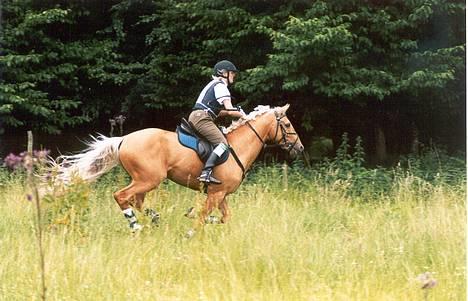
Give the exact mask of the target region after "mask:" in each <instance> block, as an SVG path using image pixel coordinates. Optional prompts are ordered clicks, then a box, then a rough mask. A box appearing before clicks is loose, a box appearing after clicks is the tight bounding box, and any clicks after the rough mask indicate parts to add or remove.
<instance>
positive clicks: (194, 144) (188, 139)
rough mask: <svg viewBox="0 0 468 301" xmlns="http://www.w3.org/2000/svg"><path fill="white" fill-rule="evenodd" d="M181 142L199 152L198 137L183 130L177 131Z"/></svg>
mask: <svg viewBox="0 0 468 301" xmlns="http://www.w3.org/2000/svg"><path fill="white" fill-rule="evenodd" d="M177 134H178V137H179V142H180V143H181V144H182V145H183V146H186V147H188V148H191V149H193V150H194V151H196V152H198V140H197V138H195V137H193V136H190V135H187V134H186V133H184V132H183V131H177Z"/></svg>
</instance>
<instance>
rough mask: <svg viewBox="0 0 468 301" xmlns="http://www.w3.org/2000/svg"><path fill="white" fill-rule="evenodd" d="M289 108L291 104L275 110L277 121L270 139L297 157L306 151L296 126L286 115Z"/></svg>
mask: <svg viewBox="0 0 468 301" xmlns="http://www.w3.org/2000/svg"><path fill="white" fill-rule="evenodd" d="M288 109H289V104H287V105H285V106H283V107H278V108H276V109H275V110H274V113H275V119H276V122H275V123H274V124H273V125H272V127H271V129H270V132H269V138H270V141H272V142H273V143H275V144H277V145H278V146H280V147H281V148H282V149H284V150H286V151H287V152H288V154H289V155H290V156H291V157H296V156H297V155H298V154H300V153H302V152H303V151H304V146H303V145H302V142H301V139H300V138H299V135H298V134H297V133H296V130H295V129H294V126H293V125H292V123H291V121H289V119H288V117H287V116H286V111H287V110H288Z"/></svg>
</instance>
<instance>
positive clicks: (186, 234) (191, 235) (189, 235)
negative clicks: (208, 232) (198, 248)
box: [185, 229, 196, 239]
mask: <svg viewBox="0 0 468 301" xmlns="http://www.w3.org/2000/svg"><path fill="white" fill-rule="evenodd" d="M195 233H196V231H195V230H194V229H190V230H188V231H187V233H185V238H187V239H190V238H192V237H194V236H195Z"/></svg>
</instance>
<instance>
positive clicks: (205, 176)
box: [197, 170, 222, 184]
mask: <svg viewBox="0 0 468 301" xmlns="http://www.w3.org/2000/svg"><path fill="white" fill-rule="evenodd" d="M212 174H213V171H212V170H207V171H202V173H201V175H200V176H199V177H198V178H197V179H198V181H200V182H204V183H207V184H221V183H222V182H221V181H220V180H218V179H216V178H215V177H213V176H212Z"/></svg>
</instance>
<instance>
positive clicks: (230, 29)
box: [0, 0, 466, 161]
mask: <svg viewBox="0 0 468 301" xmlns="http://www.w3.org/2000/svg"><path fill="white" fill-rule="evenodd" d="M2 5H3V7H2V28H1V30H2V35H1V41H0V42H1V51H2V52H1V56H0V66H1V80H0V130H2V129H3V130H7V131H11V130H14V129H16V130H18V129H26V128H32V129H34V130H36V131H44V132H48V133H59V132H60V131H61V130H63V129H64V128H70V127H78V126H80V125H83V124H98V123H100V122H101V123H102V122H106V121H107V120H108V118H109V117H112V116H114V115H116V114H120V113H122V114H124V115H126V116H127V120H128V122H133V123H134V124H137V125H140V126H148V125H152V126H163V127H164V126H169V125H170V126H173V124H174V123H175V120H176V119H177V118H178V117H180V116H183V115H185V114H187V113H188V112H189V111H190V108H191V106H192V105H193V102H194V100H195V99H196V97H197V95H198V93H199V91H200V89H201V88H202V87H203V86H204V85H205V84H206V82H207V81H208V80H209V75H210V72H211V67H212V66H213V64H214V63H215V62H216V61H218V60H220V59H225V58H227V59H230V60H232V61H234V62H235V63H236V64H237V65H238V67H239V68H240V69H241V70H243V72H242V73H241V77H240V78H239V80H238V82H237V83H236V85H235V86H234V95H235V96H236V98H237V99H238V101H240V102H241V104H242V105H243V107H245V108H247V109H252V108H253V107H254V106H256V105H257V104H271V105H279V104H284V103H285V102H289V103H291V104H292V108H291V113H290V114H291V115H292V116H291V119H293V120H294V121H295V123H296V124H298V126H297V127H298V130H299V131H300V133H301V134H302V136H303V137H304V140H305V141H304V142H305V143H306V144H308V143H310V142H311V141H310V140H311V139H312V140H313V139H314V138H310V137H319V136H323V137H331V138H333V139H334V140H336V139H338V137H340V136H341V134H342V133H343V132H345V131H346V132H349V133H350V134H351V135H354V136H355V135H360V136H362V137H363V138H364V144H365V146H366V150H367V151H368V152H370V153H372V154H374V158H377V160H378V161H382V160H385V158H386V157H387V156H388V154H389V153H392V154H401V153H407V152H410V151H415V150H417V148H418V144H419V143H426V144H427V143H430V142H431V141H433V142H437V143H441V144H444V145H447V146H448V147H450V148H455V149H456V148H463V147H464V142H463V139H464V137H465V97H466V95H465V50H466V47H465V43H466V42H465V27H464V26H465V23H464V20H465V2H464V1H461V0H452V1H450V0H384V1H371V0H361V1H357V0H349V1H343V0H332V1H303V0H295V1H282V0H276V1H245V0H240V1H216V0H194V1H184V0H158V1H156V0H125V1H84V0H83V1H65V0H63V1H39V0H25V1H14V0H5V1H3V4H2Z"/></svg>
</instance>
